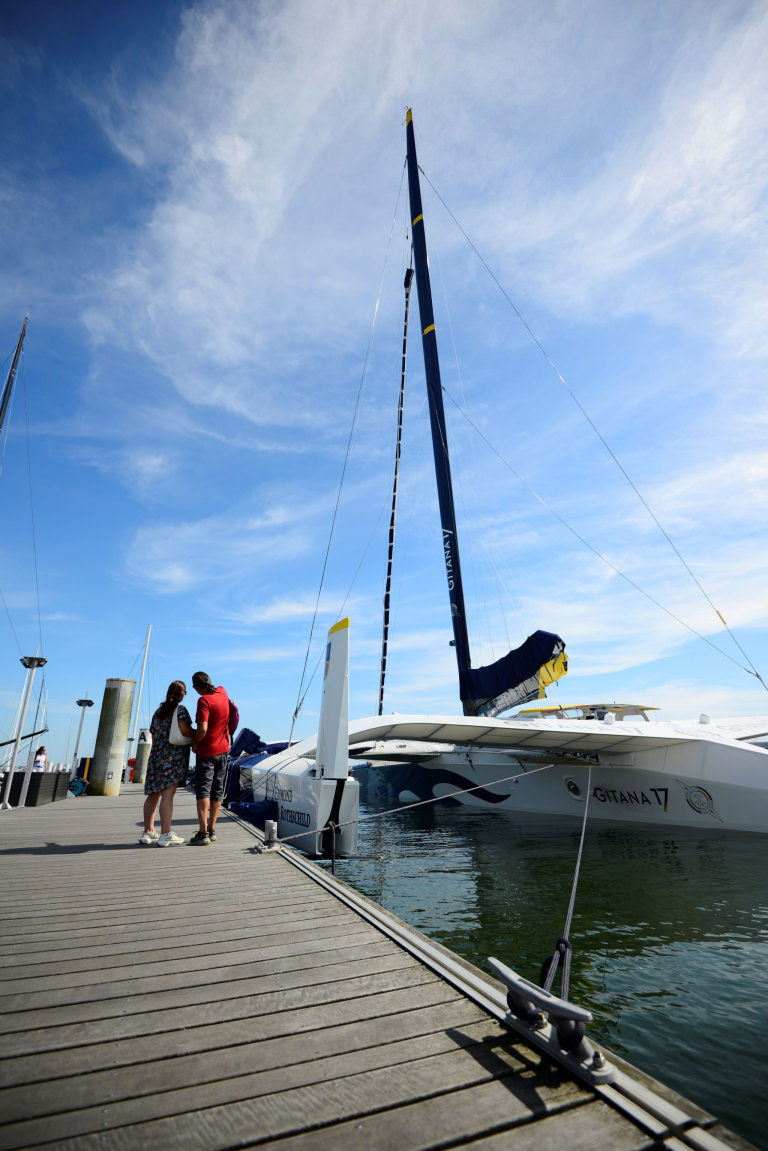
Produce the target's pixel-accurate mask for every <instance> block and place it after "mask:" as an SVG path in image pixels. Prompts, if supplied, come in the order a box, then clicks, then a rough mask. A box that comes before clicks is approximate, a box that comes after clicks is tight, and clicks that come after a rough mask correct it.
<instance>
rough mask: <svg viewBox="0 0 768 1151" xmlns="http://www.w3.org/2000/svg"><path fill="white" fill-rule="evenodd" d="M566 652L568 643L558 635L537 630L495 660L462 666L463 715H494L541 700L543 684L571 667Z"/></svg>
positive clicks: (460, 679)
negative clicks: (475, 665)
mask: <svg viewBox="0 0 768 1151" xmlns="http://www.w3.org/2000/svg"><path fill="white" fill-rule="evenodd" d="M564 653H565V644H564V643H563V641H562V640H561V639H560V636H559V635H554V634H553V633H552V632H549V631H535V632H534V633H533V635H529V636H528V639H527V640H526V641H525V643H522V644H521V645H520V647H516V648H515V649H514V650H513V651H510V652H507V654H506V655H504V656H502V657H501V659H497V660H496V663H491V664H489V665H488V666H487V667H469V668H463V669H462V670H461V671H460V672H459V689H460V691H461V702H462V703H463V705H464V714H465V715H487V716H494V715H499V714H500V713H501V712H502V711H506V710H507V709H508V708H510V707H517V706H518V705H519V704H521V703H527V702H528V701H529V700H531V699H540V698H541V697H542V696H543V695H544V691H543V688H544V686H545V685H546V684H548V683H551V682H552V681H553V680H556V679H559V678H560V676H561V675H564V674H565V673H566V671H567V670H568V663H567V660H566V658H565V654H564ZM558 657H560V658H558ZM548 665H553V666H548Z"/></svg>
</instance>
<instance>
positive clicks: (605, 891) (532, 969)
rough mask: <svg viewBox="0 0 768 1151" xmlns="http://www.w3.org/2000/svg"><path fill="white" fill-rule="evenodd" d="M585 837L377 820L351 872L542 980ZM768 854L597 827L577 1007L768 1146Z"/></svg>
mask: <svg viewBox="0 0 768 1151" xmlns="http://www.w3.org/2000/svg"><path fill="white" fill-rule="evenodd" d="M368 810H369V811H370V810H371V809H370V808H369V809H368ZM579 830H580V829H579V827H578V826H576V825H575V824H574V823H573V821H571V820H554V819H550V818H547V817H542V816H533V815H526V816H515V815H512V814H507V813H502V812H498V811H481V812H472V811H467V810H466V809H452V808H440V807H428V808H417V809H415V810H413V811H406V812H403V813H399V814H396V815H387V816H383V817H382V818H381V819H376V820H373V821H371V822H364V823H363V824H362V825H361V829H360V843H359V848H360V854H359V856H358V857H357V858H356V859H352V860H346V861H342V862H341V863H339V864H337V874H338V875H339V877H340V878H341V879H343V880H344V881H345V882H346V883H349V884H350V885H351V886H353V887H356V888H357V889H358V890H360V891H362V892H364V893H365V894H366V895H368V896H369V897H370V898H372V899H374V900H376V902H377V903H380V904H382V906H384V907H386V908H388V909H389V910H391V911H393V912H394V913H395V914H396V915H398V916H400V918H402V919H404V920H405V921H406V922H408V923H410V924H412V925H413V926H414V927H417V928H418V929H419V930H421V931H423V932H425V933H426V934H427V935H429V936H431V937H432V938H433V939H436V940H438V941H439V942H440V943H443V944H444V945H445V946H447V947H450V948H451V949H452V950H453V951H455V952H457V953H458V954H460V955H463V956H465V957H466V958H467V959H469V960H471V961H472V962H473V963H475V964H477V965H478V966H480V967H483V968H485V960H486V958H487V956H488V955H496V956H497V957H498V958H499V959H501V960H502V961H504V962H507V963H508V964H509V965H510V966H512V967H514V968H516V969H517V970H518V971H519V972H520V973H521V974H523V975H525V976H527V977H528V978H529V979H534V980H538V973H539V968H540V965H541V962H542V960H543V959H544V958H545V956H547V955H548V954H550V952H551V950H552V948H553V945H554V943H555V941H556V940H557V938H558V937H559V936H560V935H561V934H562V931H563V927H564V923H565V917H566V912H567V907H568V901H569V897H570V890H571V882H572V878H573V869H574V866H575V861H576V853H577V850H578V838H579ZM765 848H766V843H765V839H764V837H762V836H756V835H755V836H751V835H738V834H734V833H727V832H718V831H712V830H709V831H708V832H707V833H706V834H703V833H702V832H700V831H694V830H685V829H675V830H674V832H669V831H665V832H662V831H660V830H659V831H657V830H656V829H647V830H643V829H639V828H636V827H633V828H625V827H621V828H617V827H606V826H600V825H598V824H593V825H592V826H591V827H590V828H589V830H588V834H587V840H586V843H585V847H584V854H583V859H582V866H581V878H580V881H579V888H578V894H577V898H576V910H575V914H574V918H573V926H572V929H571V941H572V944H573V947H574V957H573V964H572V972H571V990H570V997H571V998H572V999H574V1000H575V1001H576V1002H579V1003H583V1004H584V1005H585V1006H588V1007H589V1008H590V1010H591V1011H592V1012H593V1014H594V1016H595V1023H594V1025H593V1027H592V1033H593V1034H594V1035H595V1036H596V1037H597V1038H598V1039H600V1040H601V1041H602V1042H603V1043H605V1044H606V1045H607V1046H608V1047H611V1048H613V1050H614V1051H616V1052H618V1053H620V1054H623V1055H625V1056H626V1057H627V1058H628V1059H630V1060H631V1061H632V1062H633V1063H635V1064H636V1065H638V1066H639V1067H642V1068H644V1069H645V1070H647V1071H649V1072H650V1073H651V1074H655V1075H657V1076H658V1077H659V1078H661V1079H662V1080H663V1081H665V1082H667V1083H669V1084H670V1086H673V1087H675V1088H676V1089H677V1090H678V1091H680V1092H681V1093H682V1094H684V1095H687V1096H689V1097H690V1098H692V1099H694V1100H696V1101H697V1102H699V1103H701V1104H702V1105H703V1106H704V1107H707V1108H708V1109H709V1110H711V1111H713V1112H714V1113H715V1114H717V1115H718V1117H720V1118H721V1119H722V1120H723V1122H725V1123H726V1124H727V1125H728V1126H730V1127H732V1128H734V1129H735V1130H738V1131H740V1132H741V1133H742V1134H743V1135H744V1136H745V1137H746V1138H749V1139H751V1140H752V1142H753V1143H755V1144H756V1145H757V1146H759V1147H764V1148H768V1136H766V1130H768V1103H767V1102H766V1101H765V1100H764V1099H763V1097H762V1096H763V1088H762V1083H763V1081H764V1079H765V1059H764V1057H763V1054H762V1049H763V1041H764V1036H765V1035H766V1034H767V1033H768V962H767V961H766V942H767V941H768V880H767V879H766V868H765ZM557 989H558V985H557V984H556V986H555V990H557Z"/></svg>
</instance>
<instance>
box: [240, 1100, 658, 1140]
mask: <svg viewBox="0 0 768 1151" xmlns="http://www.w3.org/2000/svg"><path fill="white" fill-rule="evenodd" d="M505 1089H506V1084H505V1085H504V1087H503V1089H502V1090H505ZM478 1129H481V1130H485V1131H489V1132H493V1133H492V1134H489V1135H482V1136H481V1137H480V1138H479V1139H475V1138H472V1135H473V1134H474V1133H476V1132H477V1131H478ZM467 1137H469V1138H470V1139H471V1142H466V1139H467ZM448 1139H450V1140H451V1142H450V1144H447V1143H446V1140H448ZM331 1141H332V1143H333V1148H334V1151H346V1149H347V1148H350V1149H351V1148H355V1151H360V1148H361V1147H364V1148H365V1149H366V1151H390V1149H391V1148H393V1147H396V1148H397V1149H398V1151H429V1149H431V1148H434V1147H445V1146H446V1145H450V1146H452V1147H455V1146H459V1145H460V1146H461V1147H462V1148H464V1151H564V1148H567V1151H598V1149H602V1151H653V1149H654V1148H657V1149H658V1148H659V1144H658V1143H656V1141H655V1140H650V1139H648V1138H647V1137H646V1136H645V1135H643V1133H642V1132H641V1131H639V1130H638V1129H637V1128H636V1127H633V1126H632V1125H631V1124H629V1123H627V1122H626V1120H624V1119H622V1118H621V1117H620V1116H619V1115H617V1114H616V1112H615V1111H612V1110H611V1109H610V1108H609V1107H606V1105H605V1104H604V1103H601V1102H599V1101H597V1100H593V1101H591V1102H589V1103H582V1105H581V1106H564V1108H563V1110H562V1111H559V1112H555V1113H549V1114H546V1115H543V1116H542V1115H539V1114H538V1113H536V1112H535V1111H530V1112H529V1114H528V1116H526V1115H525V1114H523V1115H522V1116H521V1115H520V1114H519V1113H518V1112H517V1110H516V1109H515V1110H512V1109H511V1108H510V1107H509V1103H508V1099H507V1098H506V1097H505V1095H504V1094H503V1093H502V1091H499V1090H498V1085H497V1084H489V1085H484V1086H483V1087H480V1088H478V1089H476V1090H474V1091H471V1092H468V1093H466V1094H465V1093H464V1092H457V1093H455V1094H454V1095H453V1096H451V1100H450V1105H446V1101H445V1100H444V1099H442V1098H439V1097H438V1098H437V1099H430V1100H427V1101H426V1102H424V1103H420V1104H417V1105H416V1106H414V1107H411V1106H407V1107H402V1108H398V1109H397V1110H391V1111H387V1112H384V1113H381V1114H379V1115H373V1116H370V1117H364V1118H361V1119H353V1120H348V1121H347V1122H346V1123H338V1124H336V1125H335V1126H334V1127H333V1129H332V1134H331V1132H330V1131H329V1129H328V1128H327V1127H322V1128H320V1129H318V1130H315V1131H309V1132H306V1133H303V1134H301V1135H295V1136H289V1137H288V1138H285V1139H267V1140H265V1141H259V1142H258V1144H257V1143H249V1144H247V1146H246V1148H245V1149H244V1151H250V1149H251V1148H255V1147H256V1146H258V1147H259V1149H260V1151H328V1147H329V1145H330V1143H331Z"/></svg>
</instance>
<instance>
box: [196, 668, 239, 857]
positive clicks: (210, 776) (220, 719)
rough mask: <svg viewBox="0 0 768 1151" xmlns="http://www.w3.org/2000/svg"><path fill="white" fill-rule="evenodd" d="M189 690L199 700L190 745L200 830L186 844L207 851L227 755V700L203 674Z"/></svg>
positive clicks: (218, 807)
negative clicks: (192, 741) (193, 762)
mask: <svg viewBox="0 0 768 1151" xmlns="http://www.w3.org/2000/svg"><path fill="white" fill-rule="evenodd" d="M192 686H193V688H194V689H195V691H196V692H197V694H198V695H199V696H200V698H199V700H198V701H197V716H196V723H197V730H196V731H195V742H194V749H195V755H196V757H197V761H196V766H195V797H196V799H197V818H198V822H199V824H200V830H199V831H196V832H195V834H194V835H193V836H192V838H191V839H190V841H189V842H190V843H191V844H195V846H199V847H207V846H208V845H209V844H210V843H211V842H212V841H214V840H215V839H216V820H217V818H218V815H219V812H220V811H221V801H222V800H223V798H224V780H225V776H226V773H227V755H228V754H229V697H228V696H227V693H226V691H225V690H224V688H223V687H214V685H213V681H212V680H211V677H210V676H209V675H207V674H206V673H205V672H204V671H196V672H195V674H194V675H193V676H192Z"/></svg>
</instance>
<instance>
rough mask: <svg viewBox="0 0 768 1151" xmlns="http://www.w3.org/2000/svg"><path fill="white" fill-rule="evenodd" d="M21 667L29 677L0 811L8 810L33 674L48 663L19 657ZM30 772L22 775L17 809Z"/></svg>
mask: <svg viewBox="0 0 768 1151" xmlns="http://www.w3.org/2000/svg"><path fill="white" fill-rule="evenodd" d="M21 663H22V665H23V666H24V667H25V668H26V669H27V671H28V672H29V675H28V676H27V685H26V688H25V689H24V702H23V704H22V705H21V717H20V719H19V727H18V731H17V732H16V742H15V743H14V745H13V753H12V755H11V762H10V763H9V764H8V774H7V775H6V777H5V795H4V796H3V802H2V803H0V810H2V811H6V810H10V807H11V805H10V803H9V802H8V799H9V796H10V794H11V783H12V781H13V773H14V771H15V769H16V759H17V757H18V754H19V744H20V743H21V733H22V732H23V731H24V720H25V719H26V718H27V707H28V705H29V697H30V695H31V694H32V683H33V682H34V678H35V672H36V671H37V669H38V668H39V667H45V665H46V664H47V663H48V660H47V659H43V657H42V656H41V655H23V656H22V657H21ZM30 774H31V773H30V772H29V771H26V772H25V773H24V783H23V784H22V786H21V795H20V796H19V807H23V806H24V800H25V799H26V798H27V790H28V788H29V777H30Z"/></svg>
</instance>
